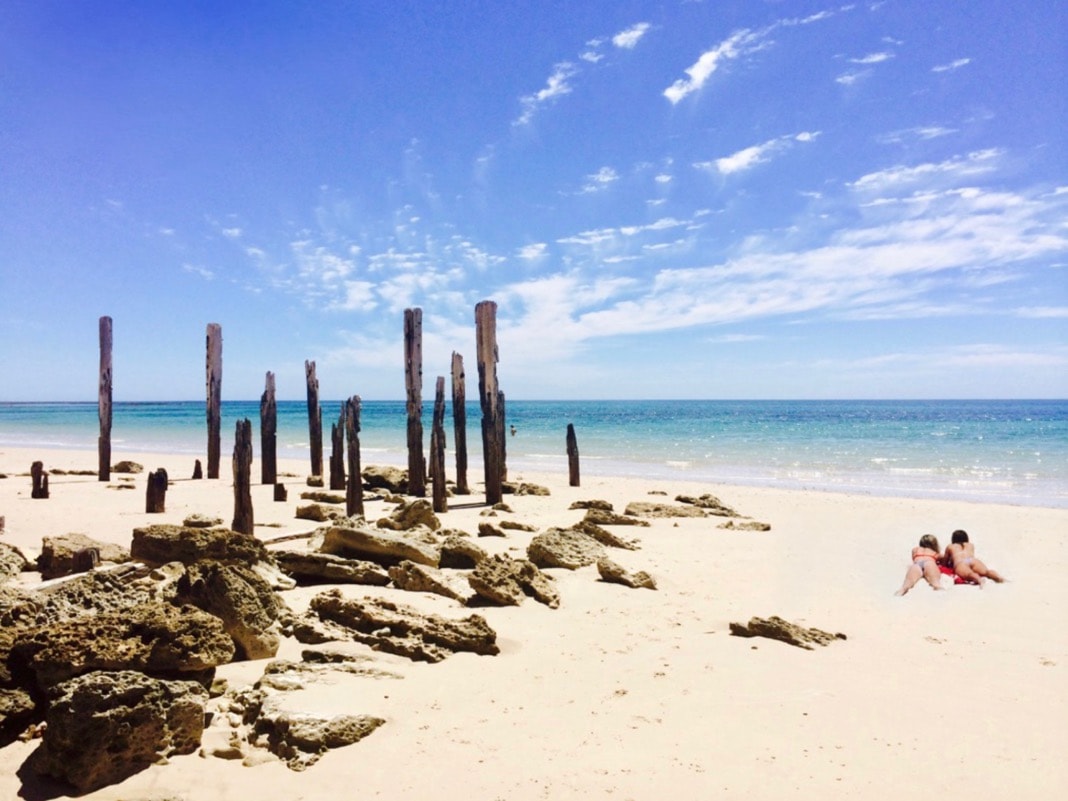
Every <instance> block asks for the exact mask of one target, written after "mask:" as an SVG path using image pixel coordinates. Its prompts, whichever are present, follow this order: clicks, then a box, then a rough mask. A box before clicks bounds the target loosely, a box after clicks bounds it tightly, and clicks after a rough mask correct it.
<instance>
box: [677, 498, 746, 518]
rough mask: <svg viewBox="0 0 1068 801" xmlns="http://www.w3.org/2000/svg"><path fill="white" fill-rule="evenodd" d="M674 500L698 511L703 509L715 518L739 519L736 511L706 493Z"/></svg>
mask: <svg viewBox="0 0 1068 801" xmlns="http://www.w3.org/2000/svg"><path fill="white" fill-rule="evenodd" d="M675 500H676V501H678V502H679V503H685V504H689V505H691V506H696V507H697V508H698V509H703V510H704V511H706V512H707V513H708V514H710V515H715V516H717V517H741V515H739V514H738V513H737V512H736V511H734V510H733V509H731V508H730V507H729V506H726V505H725V504H724V503H723V502H722V501H721V500H720V499H719V498H717V497H716V496H715V495H710V494H708V493H707V492H706V493H705V494H704V495H700V496H697V497H694V496H692V495H676V496H675Z"/></svg>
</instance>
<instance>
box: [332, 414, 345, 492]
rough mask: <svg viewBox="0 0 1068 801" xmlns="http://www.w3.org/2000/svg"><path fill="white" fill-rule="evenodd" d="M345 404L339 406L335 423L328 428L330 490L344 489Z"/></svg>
mask: <svg viewBox="0 0 1068 801" xmlns="http://www.w3.org/2000/svg"><path fill="white" fill-rule="evenodd" d="M347 408H348V405H347V404H344V403H342V404H341V414H340V415H339V416H338V419H337V422H336V423H334V424H333V425H332V426H330V489H332V490H343V489H345V413H346V410H347Z"/></svg>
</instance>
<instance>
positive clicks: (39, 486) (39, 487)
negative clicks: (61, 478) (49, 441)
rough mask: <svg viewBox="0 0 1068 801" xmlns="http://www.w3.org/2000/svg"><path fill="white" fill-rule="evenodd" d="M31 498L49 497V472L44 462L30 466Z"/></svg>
mask: <svg viewBox="0 0 1068 801" xmlns="http://www.w3.org/2000/svg"><path fill="white" fill-rule="evenodd" d="M30 497H31V498H47V497H48V471H47V470H45V469H44V462H34V463H33V464H31V465H30Z"/></svg>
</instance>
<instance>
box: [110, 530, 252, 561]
mask: <svg viewBox="0 0 1068 801" xmlns="http://www.w3.org/2000/svg"><path fill="white" fill-rule="evenodd" d="M130 556H131V558H133V559H138V560H140V561H142V562H146V563H148V564H150V565H163V564H166V563H167V562H181V563H182V564H184V565H191V564H193V563H194V562H199V561H201V560H203V559H210V560H212V561H216V562H228V563H238V564H245V565H252V564H253V563H255V562H266V561H270V554H269V553H268V551H267V549H266V548H264V546H263V543H262V542H260V541H259V540H257V539H256V538H255V537H250V536H248V535H247V534H241V533H240V532H237V531H231V530H230V529H226V528H222V529H220V528H194V527H188V526H174V525H167V524H161V525H155V526H146V527H145V528H135V529H134V532H133V542H132V543H131V544H130Z"/></svg>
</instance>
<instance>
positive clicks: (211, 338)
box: [207, 323, 222, 478]
mask: <svg viewBox="0 0 1068 801" xmlns="http://www.w3.org/2000/svg"><path fill="white" fill-rule="evenodd" d="M207 373H208V376H207V385H208V478H218V477H219V455H220V447H221V445H220V438H221V436H222V431H221V428H220V426H221V425H222V414H221V408H222V406H221V404H222V326H221V325H219V324H218V323H208V359H207Z"/></svg>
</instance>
